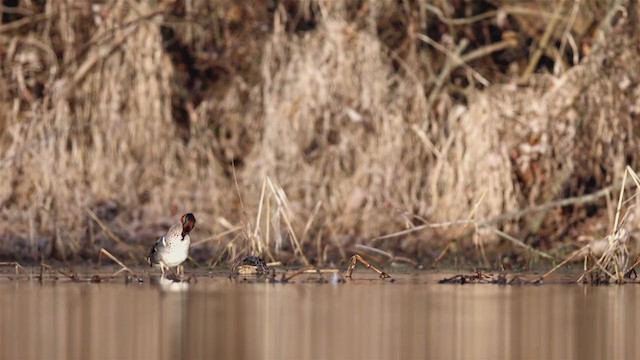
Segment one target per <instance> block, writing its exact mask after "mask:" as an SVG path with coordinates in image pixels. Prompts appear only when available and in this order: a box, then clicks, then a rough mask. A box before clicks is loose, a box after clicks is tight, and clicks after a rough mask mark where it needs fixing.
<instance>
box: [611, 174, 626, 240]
mask: <svg viewBox="0 0 640 360" xmlns="http://www.w3.org/2000/svg"><path fill="white" fill-rule="evenodd" d="M627 171H628V170H627V169H625V171H624V176H623V177H622V189H620V196H619V197H618V207H617V208H616V217H615V219H614V221H613V231H612V232H611V234H612V235H613V234H615V233H616V231H617V230H618V222H619V221H620V209H621V208H622V198H623V197H624V186H625V184H626V183H627Z"/></svg>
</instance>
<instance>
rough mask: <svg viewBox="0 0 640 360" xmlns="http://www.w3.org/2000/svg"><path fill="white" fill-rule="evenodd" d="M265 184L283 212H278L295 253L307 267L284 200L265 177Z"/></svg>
mask: <svg viewBox="0 0 640 360" xmlns="http://www.w3.org/2000/svg"><path fill="white" fill-rule="evenodd" d="M267 182H268V184H269V188H270V189H271V192H272V193H273V196H274V197H275V199H276V202H277V203H278V204H279V205H280V206H281V207H282V208H284V210H285V211H283V210H282V209H280V210H279V211H280V213H281V214H282V215H283V216H282V217H283V219H284V222H285V224H286V225H287V228H288V229H289V234H290V235H291V240H292V242H293V245H294V249H295V251H297V252H298V254H299V255H300V257H301V258H302V261H303V262H304V265H305V266H309V264H310V263H309V260H307V257H306V256H305V255H304V252H303V251H302V247H301V246H300V242H299V241H298V237H297V236H296V233H295V232H294V231H293V226H291V221H290V220H289V215H288V212H289V211H290V210H289V208H288V206H287V204H286V199H284V198H282V197H281V196H280V193H279V192H278V190H277V189H276V187H275V186H274V185H273V182H272V181H271V179H270V178H269V177H267Z"/></svg>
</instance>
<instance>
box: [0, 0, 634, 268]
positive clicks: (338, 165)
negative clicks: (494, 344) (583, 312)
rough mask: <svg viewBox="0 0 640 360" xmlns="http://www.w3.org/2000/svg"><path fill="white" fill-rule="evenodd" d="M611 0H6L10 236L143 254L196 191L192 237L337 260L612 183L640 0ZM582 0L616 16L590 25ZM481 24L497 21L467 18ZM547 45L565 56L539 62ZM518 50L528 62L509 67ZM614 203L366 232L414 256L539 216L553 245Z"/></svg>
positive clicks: (3, 120) (629, 125) (531, 225)
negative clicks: (487, 32)
mask: <svg viewBox="0 0 640 360" xmlns="http://www.w3.org/2000/svg"><path fill="white" fill-rule="evenodd" d="M619 3H620V2H619V1H617V2H611V3H610V4H609V3H607V5H609V6H608V7H605V8H603V7H602V6H600V5H597V6H596V5H593V4H590V5H588V6H587V8H588V9H589V10H593V11H591V13H589V14H591V15H589V16H587V15H585V14H586V13H585V12H584V11H579V12H576V11H575V10H572V9H570V8H568V7H567V8H566V9H565V8H564V7H562V6H558V9H557V10H556V12H555V15H553V14H548V13H547V12H546V10H545V9H538V8H537V7H536V6H535V4H533V5H531V4H523V5H518V6H512V5H503V4H501V3H500V2H497V3H496V4H493V5H489V4H484V3H483V5H482V6H477V8H475V7H473V6H472V5H469V4H467V5H464V4H462V5H453V4H450V3H449V2H447V1H436V2H430V1H426V0H421V1H417V2H409V3H406V4H404V3H403V4H404V5H400V4H399V3H397V2H391V1H380V2H366V5H362V4H360V5H357V4H356V3H353V4H351V3H349V2H323V1H312V0H310V1H304V2H300V3H295V2H293V3H288V2H283V3H279V4H278V5H276V6H275V8H273V9H270V8H268V7H267V6H265V5H261V2H256V3H253V2H247V3H242V4H237V3H235V2H232V1H226V0H220V1H215V2H208V1H204V0H194V1H188V2H159V4H157V5H154V4H156V2H136V1H120V0H110V1H105V2H102V3H100V4H93V5H92V4H90V3H88V2H87V3H78V4H75V3H73V2H69V1H48V2H44V4H45V5H44V6H43V7H42V8H38V7H37V5H33V9H29V11H30V13H33V15H31V16H27V15H20V18H16V19H13V18H11V16H4V15H5V14H3V16H2V23H0V78H1V80H2V81H1V82H0V84H1V85H0V114H2V116H1V117H0V154H1V158H0V204H2V207H1V211H0V228H2V229H3V232H2V235H1V237H0V253H2V254H13V255H12V256H15V257H27V258H28V257H30V258H32V259H37V258H38V257H39V256H40V255H44V256H46V257H48V256H53V257H56V258H63V259H67V258H72V257H74V256H76V255H79V256H83V257H93V256H95V254H96V253H97V252H98V250H99V249H100V248H102V247H107V248H109V249H114V252H115V253H118V254H126V253H129V252H131V251H132V250H131V249H134V248H132V247H131V246H132V245H138V248H136V249H138V250H135V251H133V252H134V254H133V255H130V257H136V256H137V258H138V259H141V258H142V257H143V256H144V253H139V254H137V253H138V252H141V250H139V249H142V248H146V247H147V246H150V245H151V244H152V243H153V241H154V240H155V238H156V237H157V236H158V235H159V234H161V233H163V231H166V228H165V227H166V223H167V221H169V220H170V219H172V218H174V217H175V214H177V213H182V212H186V211H189V212H193V213H197V216H198V219H199V223H198V228H197V229H196V231H195V232H194V234H193V238H194V242H197V241H198V239H203V240H202V242H201V243H200V244H201V245H199V246H198V247H197V248H194V251H195V252H196V255H195V257H194V258H195V259H197V258H207V259H210V260H211V261H210V262H211V263H213V262H214V259H218V260H221V259H222V258H223V256H224V255H225V254H226V255H227V258H228V259H229V260H232V259H233V257H235V256H236V255H237V253H239V252H242V251H247V250H251V251H252V252H255V253H257V254H259V255H262V256H266V257H268V258H269V260H271V261H275V260H285V261H287V260H293V259H296V260H297V261H299V262H300V263H302V264H309V263H312V262H313V260H314V259H315V260H316V261H318V262H326V261H338V260H340V259H342V260H344V261H346V260H347V259H348V258H349V256H350V255H351V254H347V253H346V250H345V249H349V248H352V246H353V245H356V244H365V245H367V244H371V241H372V240H371V239H374V238H380V237H382V236H384V235H386V234H390V233H397V232H400V231H404V230H410V229H412V228H414V227H418V226H420V225H421V224H423V222H422V221H423V220H426V221H427V222H429V223H443V222H448V221H456V220H458V219H465V218H467V217H468V214H470V213H473V219H474V221H477V222H478V223H483V222H487V223H489V222H490V221H492V219H496V218H499V217H501V216H504V215H505V214H507V215H508V214H513V213H518V212H519V211H521V210H523V209H527V208H530V207H532V206H535V205H539V204H545V203H550V202H553V201H554V200H558V199H562V198H564V197H568V196H580V195H583V194H588V193H591V192H594V191H596V190H598V189H601V188H604V187H606V186H608V185H609V184H610V182H611V181H612V179H618V178H620V175H621V174H623V172H624V169H625V166H626V165H631V166H632V167H634V168H637V167H639V166H638V165H640V159H639V158H638V154H640V148H639V147H638V143H637V141H635V137H636V136H635V135H636V134H637V133H638V127H637V125H635V122H634V121H633V120H634V119H635V118H636V117H637V114H638V113H640V111H639V110H638V105H637V104H636V99H637V97H638V91H639V90H638V88H637V86H636V84H638V83H640V73H639V72H640V70H638V69H640V67H639V66H637V65H638V59H639V58H640V56H638V55H639V54H638V49H637V47H636V46H632V45H630V44H637V41H638V39H637V35H636V34H638V32H637V31H632V30H633V29H634V27H635V26H636V25H635V22H634V21H633V19H635V18H636V17H637V9H636V7H635V6H634V4H633V2H629V1H622V2H621V4H622V7H620V6H618V5H619ZM21 4H22V2H21ZM456 6H458V8H456ZM620 8H623V9H626V10H625V11H626V12H625V13H621V12H619V9H620ZM572 11H573V12H572ZM465 13H466V14H469V16H468V17H466V18H460V17H459V15H460V14H465ZM12 16H13V15H12ZM626 17H628V18H629V19H627V18H626ZM577 18H579V19H580V20H581V21H582V22H584V21H587V23H588V24H592V25H593V26H591V27H588V28H589V29H591V28H596V29H603V30H607V29H610V30H609V31H610V32H609V33H605V32H602V33H598V34H591V35H590V34H589V33H587V31H586V30H583V29H582V28H581V27H580V26H579V25H580V22H579V21H576V19H577ZM551 22H553V26H551V25H550V23H551ZM538 24H542V26H541V27H542V31H539V30H540V29H537V26H538ZM392 25H393V26H392ZM394 26H397V27H400V28H399V29H398V28H395V27H394ZM474 26H475V27H483V28H489V27H491V28H492V29H498V30H499V31H500V32H502V37H503V38H501V39H483V38H482V37H480V36H479V35H478V36H470V34H472V33H480V32H478V31H474V30H473V29H474ZM514 29H515V30H518V29H519V30H520V34H525V35H526V36H527V37H528V38H529V39H532V42H533V43H540V46H539V47H538V48H535V49H533V48H532V49H530V48H528V45H526V44H527V42H526V41H520V40H518V41H515V40H513V39H512V38H510V37H509V36H512V35H513V34H511V33H512V32H514ZM545 29H547V31H544V30H545ZM554 29H555V31H554ZM558 29H560V30H558ZM636 30H637V29H636ZM536 34H538V35H536ZM540 34H543V35H540ZM540 36H543V37H544V39H543V40H544V41H540V40H541V39H540ZM590 36H591V37H590ZM604 36H606V38H607V39H608V40H610V41H606V42H604V41H602V40H601V38H602V37H604ZM425 39H430V40H431V41H427V42H425V41H426V40H425ZM592 40H593V41H592ZM556 43H558V44H561V43H562V44H569V45H567V46H568V47H569V48H571V56H568V55H567V56H563V54H560V55H558V54H559V52H558V50H557V49H556V48H555V47H556V45H555V44H556ZM435 44H437V45H435ZM496 44H498V45H496ZM463 45H464V46H463ZM578 45H580V46H583V47H585V48H584V49H583V48H580V49H579V46H578ZM591 45H593V52H590V51H589V50H588V49H587V48H586V47H587V46H591ZM585 49H587V50H585ZM589 49H591V47H589ZM518 51H520V52H518ZM566 51H567V52H569V50H566ZM530 52H535V54H536V61H535V62H531V63H528V62H527V60H528V54H529V53H530ZM509 56H511V57H515V59H516V60H513V61H511V60H510V61H509V63H508V67H507V66H504V62H505V60H503V59H504V58H505V57H506V58H508V57H509ZM574 58H575V59H579V60H580V64H577V63H571V60H570V59H574ZM501 59H502V60H501ZM548 59H556V61H557V63H558V64H561V65H562V66H560V65H558V66H559V67H558V69H560V68H561V69H564V70H563V71H559V70H558V71H555V70H554V71H555V72H554V74H553V75H551V74H546V75H545V74H543V73H544V72H545V71H546V67H545V66H546V65H545V64H546V63H545V61H546V62H548ZM568 59H569V60H568ZM519 61H524V63H522V64H521V63H520V62H519ZM527 65H528V66H529V68H533V69H535V70H536V71H537V73H534V74H532V71H531V70H527V71H526V77H528V78H529V81H528V83H527V85H526V86H521V87H518V86H516V85H515V83H514V80H515V79H517V78H518V76H514V75H513V74H514V73H515V74H516V75H517V74H518V73H519V72H521V70H523V69H524V68H525V66H527ZM518 66H521V67H522V68H519V67H518ZM488 69H489V70H488ZM621 109H622V110H624V111H620V110H621ZM232 163H234V164H236V166H237V187H238V188H239V189H240V191H242V193H243V195H244V199H245V204H244V206H246V209H245V210H246V213H247V216H246V217H245V215H244V214H243V212H244V211H245V210H242V209H241V208H244V206H241V204H240V203H239V201H238V198H237V196H236V195H235V194H234V193H235V192H234V191H233V189H234V179H233V178H232V176H231V165H230V164H232ZM608 214H609V211H607V208H606V204H604V203H603V202H600V203H598V204H596V206H592V207H588V206H577V205H576V206H573V207H571V206H565V207H553V208H551V209H548V210H545V211H540V212H538V213H537V214H536V215H535V216H526V217H522V216H521V217H519V218H516V217H514V218H509V219H508V220H505V221H502V222H500V223H497V224H495V226H491V227H476V228H474V229H472V230H471V231H465V232H455V233H448V232H445V231H439V230H437V229H433V228H428V227H425V228H424V231H422V232H418V231H416V232H412V233H407V234H405V235H403V236H398V237H395V238H386V239H385V240H377V241H376V245H375V247H376V248H379V249H380V250H381V251H385V252H387V253H393V254H402V255H406V256H408V257H410V258H412V259H416V260H419V261H423V260H424V258H425V257H427V256H426V255H425V254H426V250H425V249H429V248H430V247H439V246H442V244H446V243H447V241H448V240H450V239H451V238H452V237H456V238H458V237H461V238H462V239H469V240H470V241H469V243H470V244H471V243H473V242H475V243H476V245H482V246H483V247H482V249H483V250H484V247H486V246H491V245H492V244H496V243H497V242H498V240H499V239H501V238H507V239H511V238H513V239H518V238H524V237H525V235H532V236H534V238H536V239H538V240H540V241H541V242H542V243H541V244H537V243H536V244H535V246H547V247H553V246H554V244H556V243H560V242H562V241H564V239H565V238H567V237H571V235H573V234H574V233H575V232H576V231H582V232H584V231H583V230H584V229H580V228H579V226H578V229H577V230H572V229H571V228H569V227H568V226H565V225H563V224H573V225H581V224H587V222H588V220H589V219H590V218H597V219H598V221H599V222H600V223H606V222H607V220H608V219H607V216H608ZM87 215H88V216H87ZM247 218H250V219H256V223H255V224H251V223H249V221H247ZM96 223H97V224H98V226H95V225H96ZM169 223H170V222H169ZM240 224H242V225H240ZM634 226H635V225H634ZM238 228H240V229H243V231H244V233H245V237H246V238H247V239H248V240H249V241H247V242H246V244H240V242H238V241H234V237H233V236H236V235H237V234H236V232H237V231H236V230H234V231H233V232H232V231H231V230H232V229H238ZM225 231H229V232H228V233H227V232H225ZM630 231H631V233H633V229H631V230H630ZM469 232H470V233H471V234H469ZM501 234H505V235H506V237H505V236H503V235H501ZM204 239H212V240H213V239H216V241H215V242H210V241H209V240H206V241H205V240H204ZM545 239H546V240H545ZM518 241H519V240H518ZM545 241H546V242H547V243H546V244H545V243H544V242H545ZM519 242H520V243H521V242H522V241H519ZM525 245H526V246H525V247H527V248H528V249H530V248H531V247H532V245H531V244H525ZM514 251H516V250H514ZM536 251H537V250H536ZM218 260H216V261H215V262H216V263H217V262H218Z"/></svg>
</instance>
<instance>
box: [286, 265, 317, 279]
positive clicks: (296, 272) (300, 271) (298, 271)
mask: <svg viewBox="0 0 640 360" xmlns="http://www.w3.org/2000/svg"><path fill="white" fill-rule="evenodd" d="M308 270H313V271H314V272H315V270H316V269H315V268H314V267H313V266H306V267H304V268H302V269H300V270H297V271H294V272H293V273H292V274H291V275H289V276H285V275H286V273H283V274H282V278H281V279H280V281H282V282H287V281H289V280H291V279H293V278H294V277H296V276H298V275H301V274H304V273H305V272H306V271H308Z"/></svg>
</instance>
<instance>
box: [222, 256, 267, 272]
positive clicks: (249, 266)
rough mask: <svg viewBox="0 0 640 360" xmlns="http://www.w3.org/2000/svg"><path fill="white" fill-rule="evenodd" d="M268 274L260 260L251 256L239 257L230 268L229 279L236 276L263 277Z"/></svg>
mask: <svg viewBox="0 0 640 360" xmlns="http://www.w3.org/2000/svg"><path fill="white" fill-rule="evenodd" d="M268 272H269V268H268V267H267V264H266V263H265V262H264V260H262V259H261V258H259V257H257V256H253V255H241V256H239V257H238V258H237V259H236V261H234V263H233V265H232V266H231V272H230V274H229V275H230V276H231V277H236V276H238V275H257V276H261V275H265V274H267V273H268Z"/></svg>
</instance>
